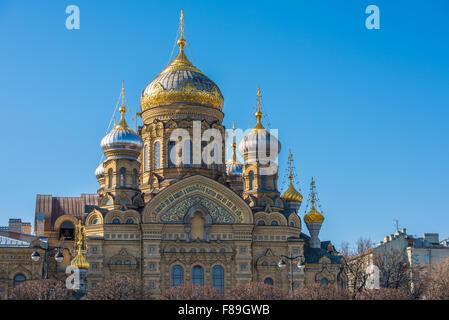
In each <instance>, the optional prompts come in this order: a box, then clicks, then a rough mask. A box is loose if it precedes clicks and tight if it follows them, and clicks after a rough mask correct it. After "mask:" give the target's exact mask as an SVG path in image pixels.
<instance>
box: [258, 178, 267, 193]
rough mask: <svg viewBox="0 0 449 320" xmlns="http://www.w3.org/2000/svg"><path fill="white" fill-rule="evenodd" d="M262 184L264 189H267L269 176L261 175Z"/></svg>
mask: <svg viewBox="0 0 449 320" xmlns="http://www.w3.org/2000/svg"><path fill="white" fill-rule="evenodd" d="M259 177H260V186H261V189H262V190H265V189H266V188H267V176H264V175H260V176H259Z"/></svg>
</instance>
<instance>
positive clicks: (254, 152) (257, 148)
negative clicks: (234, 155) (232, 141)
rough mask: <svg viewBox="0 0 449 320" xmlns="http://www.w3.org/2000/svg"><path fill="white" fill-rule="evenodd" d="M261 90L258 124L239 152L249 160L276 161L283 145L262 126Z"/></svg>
mask: <svg viewBox="0 0 449 320" xmlns="http://www.w3.org/2000/svg"><path fill="white" fill-rule="evenodd" d="M260 97H261V95H260V88H257V112H256V114H255V115H256V119H257V123H256V126H255V127H254V129H253V130H251V132H250V133H248V134H247V135H246V136H245V137H244V138H243V139H242V141H240V144H239V152H240V154H241V155H242V156H243V158H245V161H246V160H247V159H256V160H259V161H260V160H274V159H276V157H277V156H278V154H279V153H280V152H281V143H280V142H279V140H278V139H277V138H276V137H275V136H273V135H271V134H270V133H269V132H268V131H267V130H266V129H265V128H264V126H263V125H262V122H261V119H262V112H261V111H260V106H261V103H260Z"/></svg>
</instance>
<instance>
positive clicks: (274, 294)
mask: <svg viewBox="0 0 449 320" xmlns="http://www.w3.org/2000/svg"><path fill="white" fill-rule="evenodd" d="M227 298H228V299H230V300H282V299H284V298H285V295H284V294H283V293H282V290H281V289H280V288H278V287H276V286H273V285H269V284H265V283H263V282H248V283H244V284H240V285H238V286H237V287H235V288H234V289H233V290H232V291H231V294H230V295H229V297H227Z"/></svg>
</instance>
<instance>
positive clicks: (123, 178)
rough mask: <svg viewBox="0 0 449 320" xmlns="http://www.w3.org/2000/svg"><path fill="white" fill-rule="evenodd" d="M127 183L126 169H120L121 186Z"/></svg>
mask: <svg viewBox="0 0 449 320" xmlns="http://www.w3.org/2000/svg"><path fill="white" fill-rule="evenodd" d="M125 185H126V169H125V168H121V169H120V187H124V186H125Z"/></svg>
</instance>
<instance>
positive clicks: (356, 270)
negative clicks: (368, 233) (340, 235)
mask: <svg viewBox="0 0 449 320" xmlns="http://www.w3.org/2000/svg"><path fill="white" fill-rule="evenodd" d="M372 248H373V243H372V242H371V240H370V239H364V238H359V239H358V240H357V242H356V248H355V249H354V250H351V249H350V247H349V244H347V243H344V247H342V249H343V259H342V266H343V269H344V273H345V274H346V276H347V278H348V290H349V291H350V293H351V297H352V299H354V298H355V297H356V296H357V294H358V293H360V292H362V291H363V290H365V288H366V285H367V282H368V279H369V278H370V273H369V272H368V271H367V270H368V266H369V265H370V264H371V261H370V260H369V253H371V251H372Z"/></svg>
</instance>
